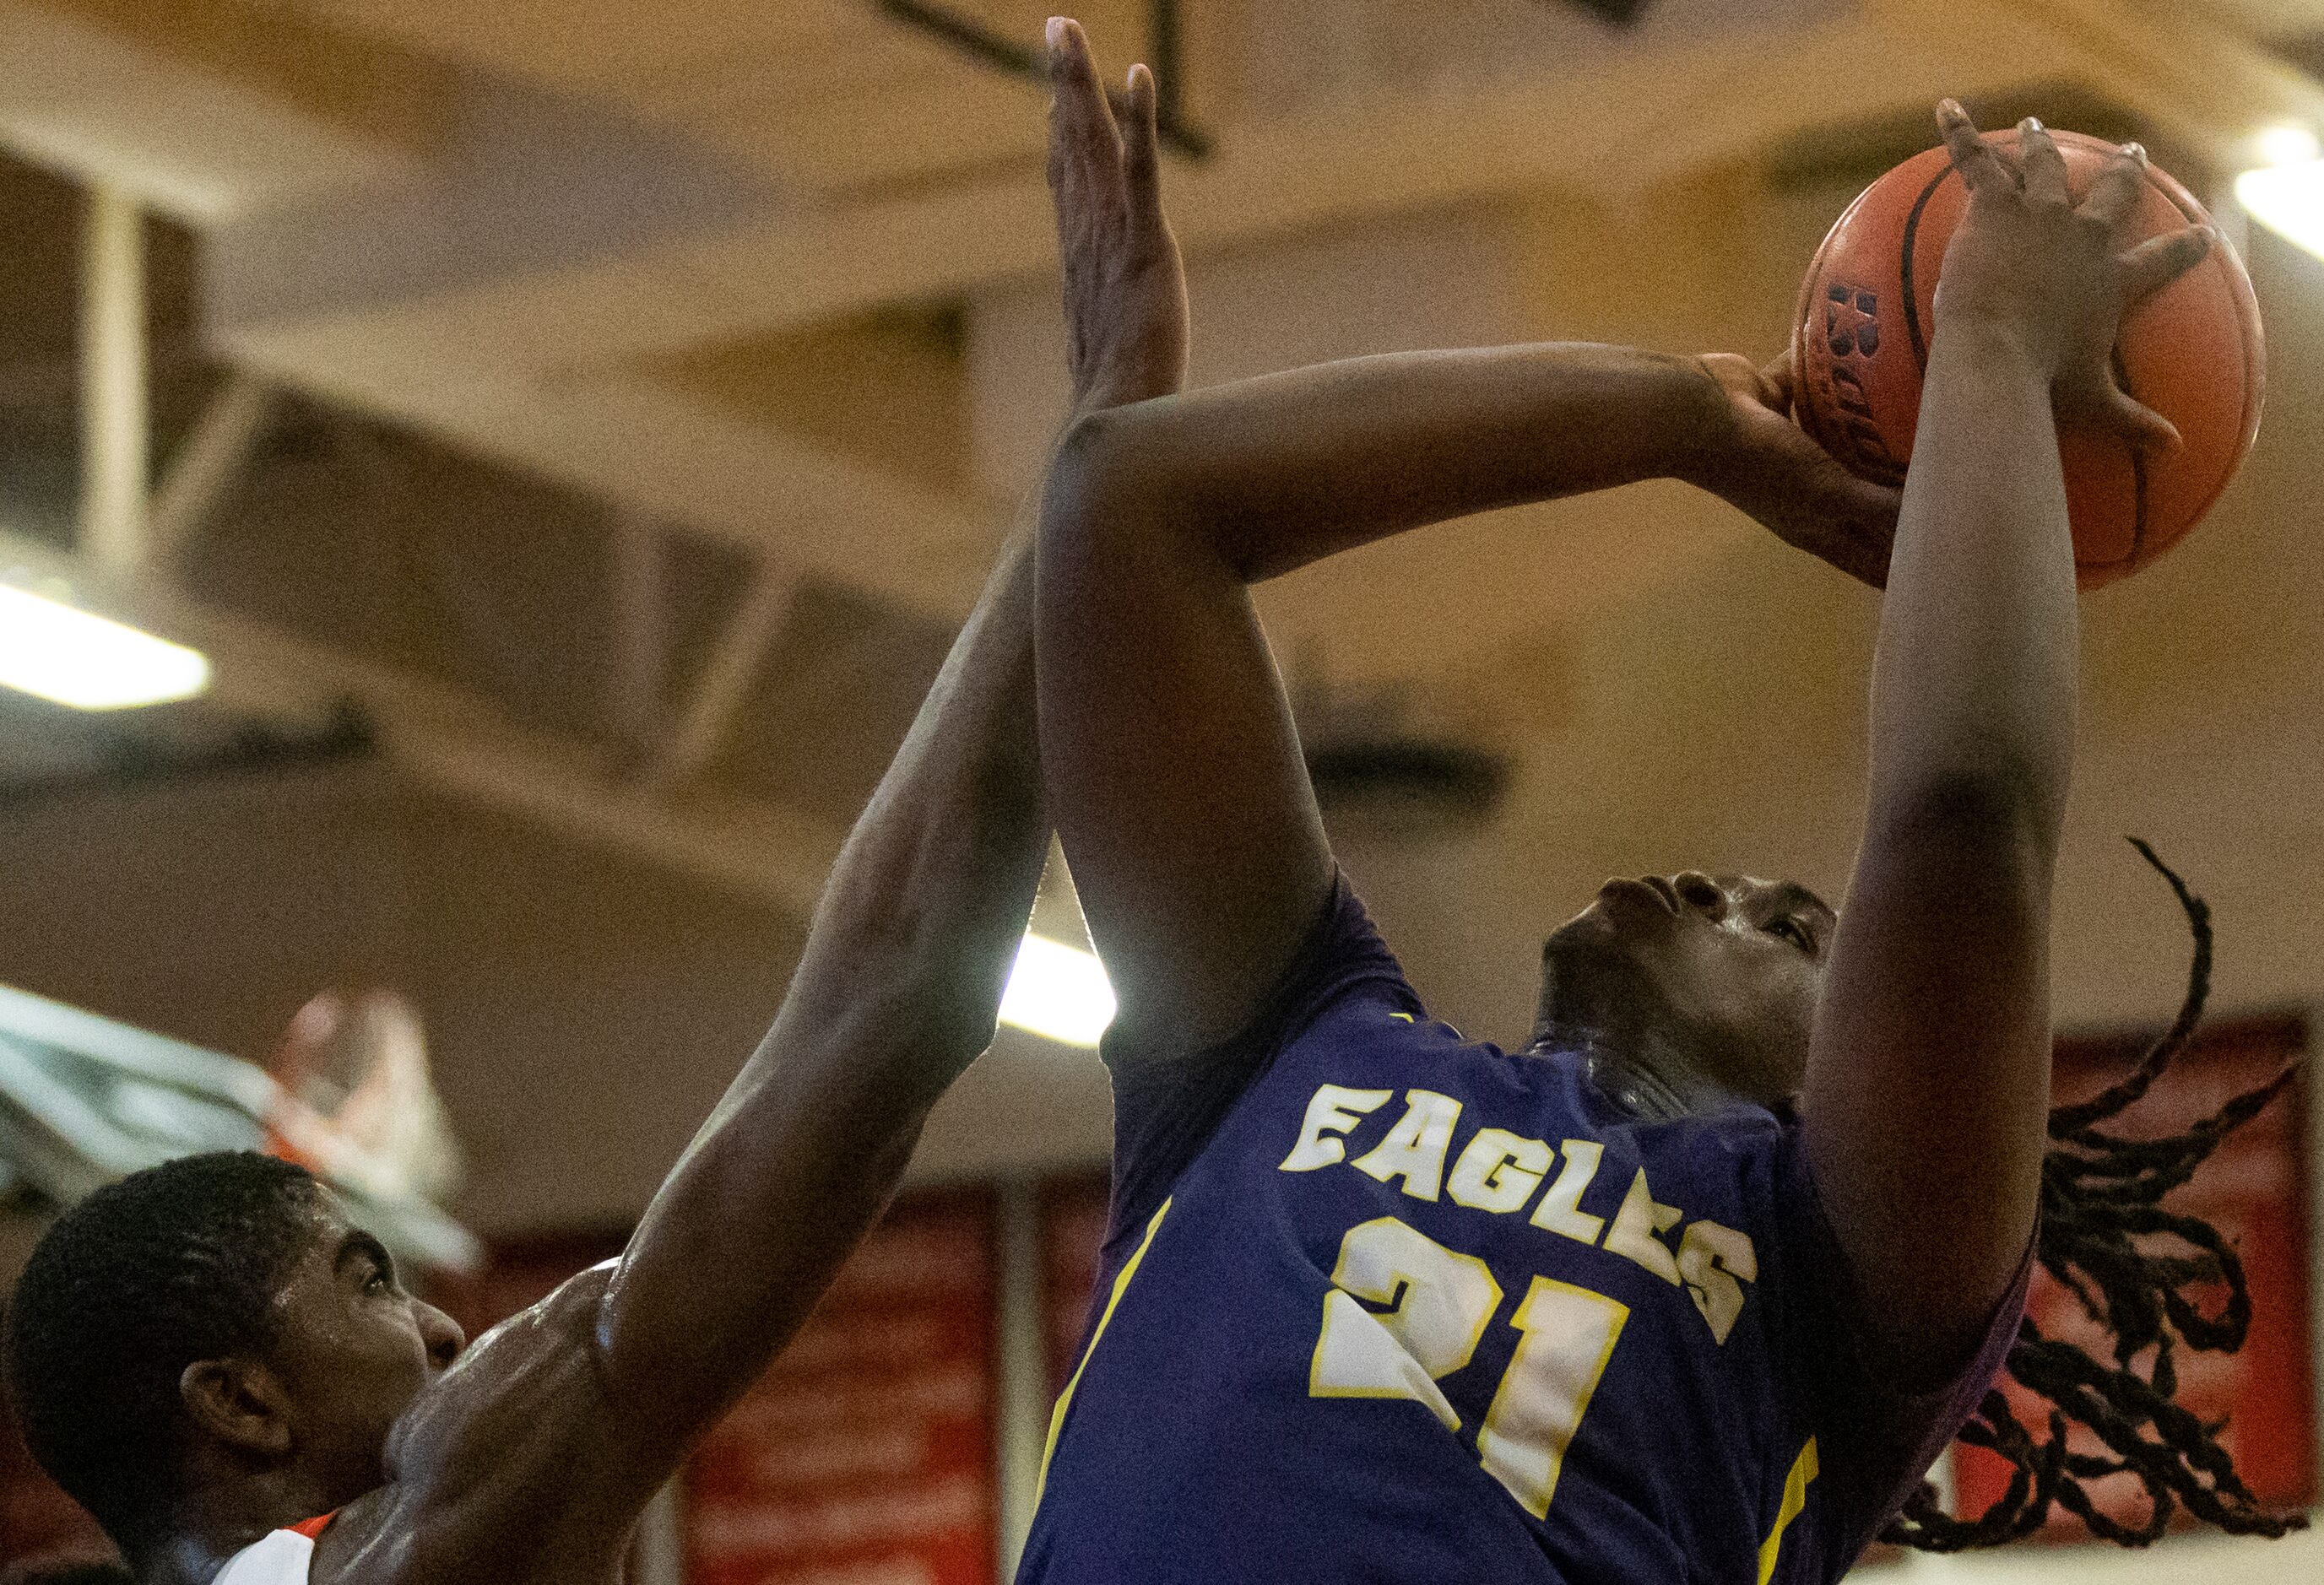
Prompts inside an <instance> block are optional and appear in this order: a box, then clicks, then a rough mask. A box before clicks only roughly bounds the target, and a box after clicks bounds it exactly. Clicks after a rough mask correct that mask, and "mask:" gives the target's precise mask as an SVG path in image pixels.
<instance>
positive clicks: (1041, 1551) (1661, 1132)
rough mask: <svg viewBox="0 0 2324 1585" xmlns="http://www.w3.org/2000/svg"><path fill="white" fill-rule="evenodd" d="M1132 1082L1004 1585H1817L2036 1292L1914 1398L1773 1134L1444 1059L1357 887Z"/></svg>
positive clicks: (1946, 1432)
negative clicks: (1232, 1026)
mask: <svg viewBox="0 0 2324 1585" xmlns="http://www.w3.org/2000/svg"><path fill="white" fill-rule="evenodd" d="M1116 1055H1118V1054H1116ZM1118 1091H1119V1093H1118V1096H1117V1101H1116V1110H1117V1138H1116V1159H1115V1167H1114V1181H1115V1208H1114V1226H1113V1230H1112V1232H1111V1236H1110V1238H1109V1240H1108V1243H1107V1247H1106V1251H1105V1258H1104V1261H1103V1267H1102V1269H1103V1272H1104V1276H1103V1278H1102V1281H1101V1283H1100V1285H1099V1289H1098V1292H1097V1294H1096V1295H1095V1297H1094V1300H1093V1305H1092V1313H1091V1318H1090V1322H1089V1325H1088V1327H1087V1329H1086V1330H1085V1332H1084V1353H1083V1355H1082V1358H1081V1362H1080V1367H1079V1368H1078V1370H1077V1371H1076V1372H1075V1374H1074V1378H1072V1381H1071V1384H1070V1385H1069V1386H1068V1387H1067V1388H1066V1390H1065V1394H1064V1396H1062V1397H1061V1398H1060V1400H1059V1403H1058V1405H1057V1409H1056V1415H1055V1418H1054V1419H1053V1421H1052V1424H1051V1430H1050V1445H1049V1454H1048V1458H1047V1465H1046V1470H1045V1474H1044V1487H1043V1494H1042V1497H1041V1502H1040V1507H1039V1510H1038V1512H1037V1514H1036V1516H1035V1518H1034V1522H1033V1529H1032V1534H1031V1536H1030V1538H1029V1540H1028V1544H1027V1546H1026V1551H1025V1556H1024V1562H1023V1565H1022V1567H1021V1568H1020V1570H1019V1574H1018V1580H1019V1585H1138V1582H1140V1581H1149V1580H1151V1581H1160V1580H1173V1581H1177V1580H1184V1581H1188V1582H1189V1585H1193V1582H1197V1581H1199V1582H1201V1585H1232V1582H1235V1581H1242V1580H1249V1581H1252V1582H1254V1585H1256V1582H1259V1581H1267V1582H1268V1585H1285V1582H1293V1581H1305V1580H1315V1581H1323V1580H1332V1581H1354V1580H1372V1581H1380V1582H1382V1585H1388V1582H1396V1585H1442V1582H1443V1581H1446V1580H1471V1581H1480V1582H1482V1581H1491V1582H1492V1585H1518V1582H1521V1581H1539V1582H1543V1585H1549V1582H1553V1581H1564V1582H1568V1585H1583V1582H1587V1585H1630V1582H1634V1581H1635V1582H1637V1585H1649V1582H1651V1585H1676V1582H1679V1581H1706V1582H1707V1581H1712V1580H1716V1581H1720V1582H1721V1585H1733V1582H1737V1581H1753V1580H1756V1581H1757V1582H1758V1585H1769V1582H1770V1581H1782V1582H1784V1585H1803V1582H1807V1581H1816V1582H1821V1581H1825V1580H1833V1579H1836V1578H1837V1577H1838V1576H1839V1575H1840V1573H1842V1572H1843V1571H1845V1570H1846V1569H1847V1567H1848V1566H1849V1563H1850V1562H1853V1561H1854V1560H1855V1558H1856V1555H1857V1553H1858V1552H1860V1551H1861V1550H1862V1549H1863V1547H1864V1545H1865V1544H1866V1543H1867V1541H1868V1540H1870V1538H1871V1537H1872V1535H1873V1534H1874V1533H1875V1532H1876V1531H1877V1529H1878V1528H1879V1526H1880V1525H1882V1524H1883V1523H1884V1522H1885V1521H1886V1518H1887V1516H1889V1515H1890V1514H1891V1513H1893V1512H1894V1510H1895V1508H1896V1507H1898V1506H1899V1505H1900V1504H1901V1503H1902V1502H1903V1501H1904V1497H1906V1495H1907V1494H1908V1493H1909V1492H1910V1491H1911V1490H1912V1489H1913V1488H1914V1484H1915V1483H1916V1482H1917V1481H1918V1480H1919V1479H1920V1478H1921V1475H1922V1473H1923V1470H1925V1469H1926V1468H1927V1466H1928V1464H1929V1463H1930V1461H1932V1458H1933V1457H1934V1456H1935V1454H1936V1453H1937V1451H1939V1450H1940V1449H1941V1448H1942V1446H1943V1445H1944V1443H1945V1442H1946V1441H1947V1440H1948V1439H1949V1438H1950V1436H1951V1435H1952V1433H1953V1432H1954V1430H1955V1429H1956V1428H1957V1427H1958V1426H1959V1424H1960V1422H1961V1420H1962V1419H1964V1418H1965V1417H1966V1416H1967V1415H1968V1414H1969V1411H1970V1410H1971V1409H1972V1408H1973V1407H1974V1406H1975V1405H1976V1403H1977V1401H1978V1397H1979V1396H1980V1395H1981V1394H1982V1392H1983V1390H1984V1388H1985V1387H1986V1384H1987V1381H1988V1380H1989V1378H1991V1376H1992V1375H1993V1373H1994V1371H1995V1369H1996V1368H1997V1365H1998V1363H1999V1361H2000V1359H2001V1358H2002V1356H2003V1354H2004V1352H2005V1351H2006V1348H2007V1345H2008V1342H2009V1340H2010V1338H2011V1337H2012V1336H2013V1335H2014V1334H2015V1328H2016V1321H2017V1316H2018V1313H2019V1311H2020V1309H2021V1307H2022V1305H2023V1303H2024V1277H2023V1276H2021V1277H2020V1280H2019V1283H2018V1285H2017V1289H2016V1292H2015V1295H2013V1296H2012V1297H2011V1298H2010V1299H2009V1300H2008V1301H2007V1302H2006V1303H2005V1304H2003V1306H2002V1307H2001V1310H2000V1311H1999V1313H1997V1314H1996V1316H1995V1317H1994V1320H1993V1324H1992V1327H1991V1329H1990V1331H1989V1332H1988V1333H1987V1338H1986V1341H1985V1342H1984V1344H1983V1346H1982V1347H1981V1348H1980V1349H1979V1350H1978V1354H1977V1356H1976V1358H1975V1359H1972V1360H1971V1361H1970V1362H1969V1364H1968V1365H1967V1367H1966V1368H1963V1369H1962V1370H1961V1372H1960V1374H1959V1376H1958V1377H1956V1378H1954V1379H1952V1380H1950V1381H1947V1382H1943V1383H1940V1384H1937V1385H1936V1386H1935V1387H1934V1388H1933V1389H1932V1390H1930V1391H1927V1392H1923V1393H1917V1394H1913V1395H1907V1394H1905V1393H1904V1392H1902V1391H1900V1390H1899V1389H1898V1387H1896V1385H1895V1383H1894V1382H1893V1380H1890V1379H1886V1378H1884V1377H1883V1375H1882V1373H1881V1372H1880V1371H1879V1370H1878V1369H1877V1368H1876V1367H1875V1365H1874V1364H1873V1363H1872V1362H1871V1361H1870V1360H1868V1359H1867V1357H1866V1353H1865V1350H1864V1348H1863V1346H1862V1340H1861V1338H1860V1336H1859V1333H1858V1328H1856V1327H1855V1326H1854V1325H1852V1324H1851V1323H1850V1322H1849V1316H1850V1314H1851V1313H1852V1300H1851V1298H1850V1295H1849V1280H1848V1277H1847V1276H1846V1269H1845V1267H1844V1264H1843V1262H1842V1258H1841V1256H1840V1251H1839V1249H1838V1248H1837V1246H1836V1244H1835V1243H1834V1241H1833V1239H1832V1236H1831V1231H1830V1230H1829V1229H1828V1228H1827V1227H1826V1225H1825V1223H1824V1221H1823V1217H1822V1214H1821V1210H1820V1208H1819V1207H1818V1205H1817V1203H1816V1200H1815V1195H1814V1192H1813V1190H1812V1186H1811V1185H1810V1183H1809V1178H1808V1171H1807V1165H1806V1162H1805V1159H1804V1157H1803V1151H1802V1147H1801V1139H1800V1132H1799V1129H1798V1128H1797V1127H1796V1126H1795V1125H1794V1123H1793V1122H1791V1121H1790V1120H1787V1119H1784V1118H1779V1117H1778V1116H1776V1115H1775V1114H1773V1113H1770V1112H1769V1111H1767V1110H1763V1109H1761V1108H1758V1107H1753V1106H1746V1105H1738V1106H1735V1107H1733V1108H1731V1109H1729V1110H1725V1111H1721V1112H1720V1113H1718V1114H1716V1115H1712V1116H1704V1117H1691V1118H1687V1119H1683V1120H1678V1121H1652V1122H1650V1121H1645V1120H1640V1119H1638V1118H1637V1117H1635V1116H1633V1115H1630V1114H1628V1113H1627V1112H1625V1111H1624V1110H1621V1109H1619V1108H1618V1107H1617V1106H1616V1105H1614V1104H1613V1103H1612V1102H1611V1101H1609V1099H1608V1098H1607V1097H1606V1096H1605V1095H1604V1094H1602V1093H1601V1092H1600V1091H1599V1090H1597V1089H1596V1087H1595V1086H1593V1085H1592V1083H1591V1082H1590V1080H1589V1078H1588V1076H1587V1074H1586V1072H1585V1069H1584V1065H1583V1064H1582V1062H1581V1061H1580V1060H1579V1059H1578V1058H1576V1057H1573V1056H1571V1055H1554V1054H1552V1055H1521V1056H1512V1055H1507V1054H1505V1053H1503V1052H1502V1051H1500V1050H1499V1049H1498V1048H1497V1047H1495V1046H1489V1045H1480V1044H1477V1043H1475V1042H1471V1041H1468V1040H1464V1039H1463V1038H1462V1037H1461V1036H1460V1034H1459V1033H1458V1032H1457V1031H1455V1030H1453V1029H1452V1028H1451V1027H1449V1026H1447V1025H1444V1024H1441V1023H1434V1022H1432V1021H1431V1020H1430V1019H1429V1018H1428V1017H1427V1015H1426V1014H1425V1012H1424V1011H1423V1010H1422V1009H1421V1006H1420V1004H1419V1001H1418V1000H1417V999H1416V997H1415V996H1414V994H1413V991H1412V990H1411V987H1410V986H1409V985H1407V984H1406V982H1405V979H1404V976H1403V973H1402V972H1401V971H1400V970H1399V969H1398V968H1397V963H1396V960H1395V958H1394V957H1393V956H1392V955H1390V954H1389V953H1388V949H1387V947H1386V946H1385V945H1382V944H1381V942H1380V940H1379V936H1378V935H1376V934H1375V933H1374V932H1373V930H1372V928H1371V926H1370V923H1369V920H1368V919H1367V918H1366V917H1365V915H1364V912H1363V908H1362V906H1361V905H1360V903H1358V902H1357V901H1356V899H1355V898H1354V897H1353V896H1352V895H1351V893H1349V891H1348V890H1347V889H1346V888H1345V886H1344V885H1342V887H1340V888H1339V889H1338V892H1337V895H1336V897H1335V898H1334V900H1333V904H1332V906H1331V908H1330V909H1329V910H1328V912H1327V914H1326V916H1325V917H1324V918H1323V920H1321V921H1320V922H1319V924H1318V926H1317V928H1316V930H1315V933H1314V935H1313V936H1312V937H1311V938H1310V940H1309V941H1308V943H1307V944H1306V945H1305V947H1304V948H1303V950H1302V952H1301V953H1300V955H1299V958H1298V961H1297V962H1296V963H1295V964H1294V965H1293V967H1292V969H1291V971H1290V972H1289V973H1288V974H1287V975H1286V979H1285V981H1284V983H1283V985H1282V986H1281V988H1280V989H1279V990H1278V991H1277V993H1276V994H1275V996H1273V997H1272V998H1271V999H1270V1000H1269V1002H1268V1006H1267V1007H1266V1008H1265V1009H1263V1010H1262V1011H1261V1013H1260V1015H1259V1017H1258V1018H1256V1019H1255V1020H1254V1021H1253V1023H1252V1025H1251V1026H1250V1027H1249V1028H1248V1029H1246V1030H1245V1031H1244V1032H1243V1033H1242V1034H1241V1035H1239V1036H1238V1037H1235V1038H1234V1039H1233V1040H1231V1041H1229V1042H1227V1043H1226V1044H1225V1045H1223V1046H1219V1047H1217V1048H1216V1049H1214V1050H1213V1051H1211V1052H1209V1053H1207V1054H1205V1055H1202V1056H1200V1057H1197V1058H1195V1059H1194V1060H1193V1061H1192V1062H1190V1063H1188V1064H1176V1065H1173V1066H1172V1067H1170V1068H1169V1069H1167V1071H1154V1072H1150V1073H1146V1074H1139V1071H1138V1070H1136V1069H1135V1068H1134V1067H1132V1068H1126V1069H1124V1070H1122V1071H1121V1077H1120V1080H1119V1081H1118ZM2029 1269H2030V1263H2029Z"/></svg>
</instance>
